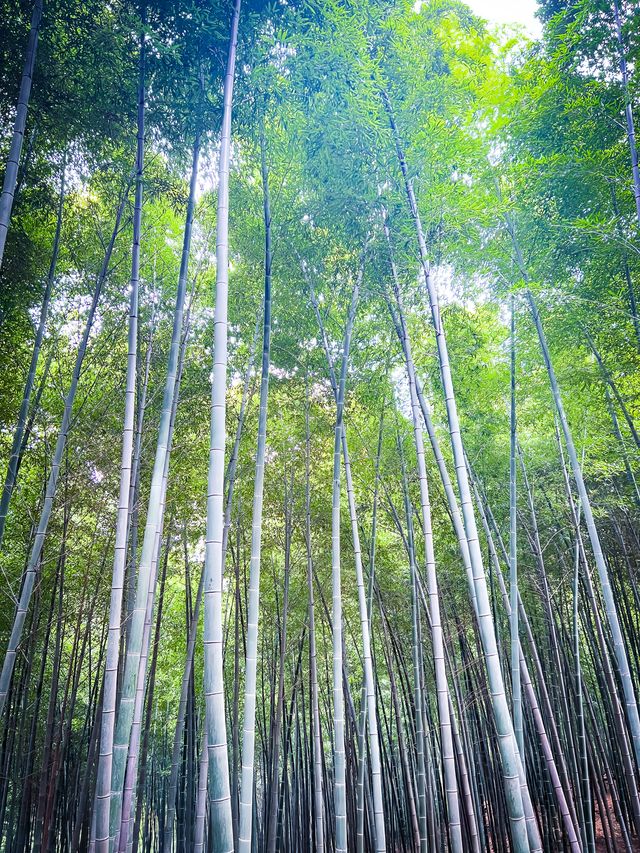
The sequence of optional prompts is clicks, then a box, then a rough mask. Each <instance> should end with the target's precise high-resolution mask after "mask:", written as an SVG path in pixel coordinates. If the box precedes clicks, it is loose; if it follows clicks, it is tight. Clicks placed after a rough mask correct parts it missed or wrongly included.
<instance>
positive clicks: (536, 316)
mask: <svg viewBox="0 0 640 853" xmlns="http://www.w3.org/2000/svg"><path fill="white" fill-rule="evenodd" d="M526 298H527V301H528V303H529V308H530V309H531V316H532V318H533V322H534V325H535V328H536V332H537V334H538V340H539V343H540V349H541V351H542V356H543V359H544V363H545V366H546V369H547V375H548V378H549V384H550V386H551V392H552V395H553V400H554V404H555V408H556V411H557V413H558V418H559V420H560V426H561V427H562V433H563V435H564V440H565V445H566V447H567V453H568V456H569V462H570V464H571V470H572V472H573V477H574V480H575V483H576V487H577V489H578V496H579V498H580V502H581V505H582V512H583V515H584V520H585V524H586V526H587V531H588V533H589V540H590V542H591V549H592V551H593V556H594V559H595V563H596V568H597V570H598V575H599V577H600V585H601V588H602V596H603V600H604V605H605V612H606V615H607V620H608V622H609V627H610V629H611V635H612V639H613V650H614V655H615V660H616V663H617V667H618V673H619V676H620V681H621V683H622V690H623V694H624V698H625V713H626V718H627V723H628V725H629V730H630V733H631V742H632V744H633V752H634V755H635V759H636V767H640V716H639V715H638V705H637V701H636V694H635V689H634V686H633V681H632V678H631V671H630V669H629V660H628V657H627V651H626V647H625V642H624V637H623V634H622V629H621V627H620V619H619V617H618V609H617V607H616V602H615V598H614V595H613V590H612V588H611V581H610V579H609V569H608V567H607V563H606V560H605V557H604V553H603V550H602V545H601V543H600V535H599V533H598V529H597V527H596V523H595V519H594V517H593V511H592V509H591V501H590V499H589V494H588V492H587V488H586V485H585V482H584V477H583V474H582V467H581V465H580V462H579V460H578V455H577V453H576V448H575V445H574V443H573V436H572V434H571V429H570V427H569V422H568V420H567V416H566V414H565V411H564V405H563V403H562V398H561V396H560V388H559V386H558V381H557V379H556V374H555V370H554V369H553V364H552V362H551V354H550V352H549V346H548V344H547V339H546V336H545V333H544V329H543V327H542V320H541V319H540V313H539V312H538V307H537V305H536V303H535V300H534V298H533V294H532V293H531V291H530V290H528V289H527V292H526Z"/></svg>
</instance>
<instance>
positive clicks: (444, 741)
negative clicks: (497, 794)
mask: <svg viewBox="0 0 640 853" xmlns="http://www.w3.org/2000/svg"><path fill="white" fill-rule="evenodd" d="M385 233H386V236H387V242H388V246H389V266H390V269H391V281H392V285H393V290H394V294H395V297H396V302H397V303H398V306H399V313H400V317H401V318H403V316H404V315H403V313H402V308H401V294H400V285H399V282H398V273H397V269H396V265H395V261H394V258H393V254H392V252H391V242H390V238H389V229H388V226H387V224H386V221H385ZM400 322H401V329H402V333H403V337H404V341H403V347H402V348H403V352H404V355H405V369H406V372H407V380H408V384H409V399H410V403H411V417H412V423H413V439H414V444H415V450H416V459H417V465H418V485H419V489H420V509H421V518H422V529H423V537H424V552H425V562H426V572H427V595H428V599H429V621H430V629H431V643H432V647H433V666H434V671H435V679H436V698H437V707H438V719H439V723H440V748H441V753H442V764H443V770H444V783H445V792H446V801H447V818H448V827H449V843H450V845H451V849H452V851H454V853H456V851H459V853H461V851H462V825H461V822H460V801H459V796H458V780H457V775H456V764H455V752H454V746H453V734H452V730H451V709H450V707H449V701H450V700H449V685H448V682H447V674H446V669H445V660H444V637H443V631H442V620H441V615H440V593H439V590H438V579H437V574H436V561H435V551H434V546H433V530H432V523H431V501H430V496H429V487H428V483H427V466H426V462H425V455H424V435H423V431H422V425H421V414H420V408H419V403H418V394H417V392H416V375H415V367H414V364H413V358H412V357H411V346H410V343H409V339H408V336H407V334H406V327H405V326H404V325H402V322H403V321H402V319H401V320H400ZM476 844H477V841H476Z"/></svg>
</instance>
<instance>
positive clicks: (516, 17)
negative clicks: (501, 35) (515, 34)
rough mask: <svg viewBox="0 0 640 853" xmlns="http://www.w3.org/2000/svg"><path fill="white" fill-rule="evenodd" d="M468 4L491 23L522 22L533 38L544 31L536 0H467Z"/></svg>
mask: <svg viewBox="0 0 640 853" xmlns="http://www.w3.org/2000/svg"><path fill="white" fill-rule="evenodd" d="M467 5H468V6H469V7H470V8H471V9H472V10H473V11H474V12H475V13H476V15H479V16H480V17H481V18H486V20H487V21H489V23H491V24H521V25H522V26H523V27H524V28H525V30H526V31H527V34H528V35H529V36H531V37H532V38H539V36H540V34H541V32H542V26H541V24H540V21H539V20H538V19H537V18H536V16H535V13H536V10H537V8H538V4H537V2H536V0H515V2H514V0H467Z"/></svg>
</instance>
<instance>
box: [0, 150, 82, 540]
mask: <svg viewBox="0 0 640 853" xmlns="http://www.w3.org/2000/svg"><path fill="white" fill-rule="evenodd" d="M66 166H67V153H66V151H65V153H64V155H63V160H62V177H61V179H60V196H59V200H58V213H57V217H56V230H55V234H54V238H53V248H52V250H51V260H50V262H49V272H48V274H47V281H46V284H45V288H44V294H43V297H42V306H41V308H40V317H39V319H38V328H37V331H36V337H35V341H34V343H33V351H32V354H31V363H30V365H29V372H28V374H27V381H26V382H25V386H24V392H23V394H22V402H21V403H20V411H19V412H18V422H17V424H16V428H15V431H14V433H13V443H12V445H11V451H10V453H9V464H8V466H7V474H6V476H5V480H4V485H3V488H2V496H1V497H0V549H1V548H2V540H3V538H4V528H5V525H6V523H7V514H8V512H9V502H10V500H11V495H12V494H13V488H14V486H15V483H16V478H17V476H18V468H19V466H20V460H21V458H22V453H23V452H24V446H23V441H24V438H25V436H27V435H28V429H27V416H28V414H29V404H30V402H31V394H32V392H33V386H34V383H35V379H36V370H37V368H38V360H39V358H40V350H41V349H42V341H43V339H44V332H45V327H46V323H47V315H48V313H49V304H50V302H51V291H52V288H53V284H54V281H55V277H56V267H57V264H58V253H59V251H60V234H61V231H62V212H63V209H64V196H65V177H66ZM46 372H47V371H46V370H45V373H46ZM35 408H36V410H37V402H36V406H35Z"/></svg>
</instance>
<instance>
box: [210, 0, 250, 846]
mask: <svg viewBox="0 0 640 853" xmlns="http://www.w3.org/2000/svg"><path fill="white" fill-rule="evenodd" d="M240 2H241V0H234V6H233V13H232V18H231V33H230V36H229V54H228V57H227V68H226V73H225V78H224V90H223V112H222V128H221V132H220V160H219V164H218V179H219V180H218V208H217V219H216V292H215V312H214V318H213V327H214V332H213V336H214V341H213V371H212V379H211V437H210V451H209V470H208V478H207V532H206V545H205V581H204V694H205V728H206V732H207V752H208V756H209V765H208V766H209V803H210V811H211V836H212V837H211V839H210V848H211V850H212V853H233V819H232V814H231V788H230V784H229V761H228V748H227V723H226V718H225V706H224V666H223V652H224V650H223V630H222V578H223V574H224V565H223V562H222V540H223V536H224V473H225V466H224V457H225V439H226V394H227V357H228V355H227V328H228V317H227V315H228V301H229V161H230V156H231V112H232V105H233V82H234V77H235V66H236V47H237V43H238V23H239V19H240Z"/></svg>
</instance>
